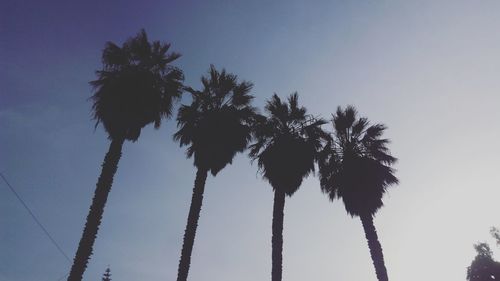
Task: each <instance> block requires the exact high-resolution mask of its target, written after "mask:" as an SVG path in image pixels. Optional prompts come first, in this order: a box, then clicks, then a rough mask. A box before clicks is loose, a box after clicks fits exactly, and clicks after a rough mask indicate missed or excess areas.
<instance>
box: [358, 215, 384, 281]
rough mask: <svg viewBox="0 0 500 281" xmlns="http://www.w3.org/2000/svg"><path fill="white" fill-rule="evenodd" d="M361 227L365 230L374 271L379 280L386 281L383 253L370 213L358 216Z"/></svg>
mask: <svg viewBox="0 0 500 281" xmlns="http://www.w3.org/2000/svg"><path fill="white" fill-rule="evenodd" d="M360 218H361V223H362V224H363V229H364V230H365V236H366V240H367V241H368V247H369V248H370V254H371V256H372V261H373V265H374V266H375V273H376V274H377V279H378V280H379V281H388V280H389V277H388V276H387V269H386V268H385V262H384V254H383V253H382V246H381V245H380V242H379V241H378V236H377V230H376V229H375V225H374V224H373V217H372V215H363V216H361V217H360Z"/></svg>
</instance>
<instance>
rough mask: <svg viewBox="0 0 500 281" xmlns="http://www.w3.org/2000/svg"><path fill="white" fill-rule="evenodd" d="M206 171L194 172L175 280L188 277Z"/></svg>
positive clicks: (180, 280)
mask: <svg viewBox="0 0 500 281" xmlns="http://www.w3.org/2000/svg"><path fill="white" fill-rule="evenodd" d="M207 173H208V170H206V169H198V171H197V172H196V180H195V181H194V188H193V197H192V198H191V207H190V208H189V215H188V220H187V225H186V231H185V232H184V241H183V244H182V252H181V259H180V261H179V271H178V273H177V281H186V280H187V277H188V273H189V265H190V264H191V253H192V252H193V245H194V237H195V236H196V228H198V219H199V218H200V211H201V205H202V203H203V192H204V190H205V181H206V179H207Z"/></svg>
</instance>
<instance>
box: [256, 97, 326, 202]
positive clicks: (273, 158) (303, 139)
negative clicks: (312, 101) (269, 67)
mask: <svg viewBox="0 0 500 281" xmlns="http://www.w3.org/2000/svg"><path fill="white" fill-rule="evenodd" d="M265 111H266V112H267V114H268V117H264V116H259V117H258V118H257V120H256V122H255V126H254V135H255V139H256V142H255V143H254V144H253V145H251V147H250V157H251V158H252V159H258V166H259V169H261V170H262V174H263V176H264V178H266V179H267V180H268V181H269V183H270V184H271V186H272V187H273V189H274V190H276V189H278V190H280V191H283V192H285V194H286V195H288V196H291V195H292V194H293V193H294V192H295V191H297V189H298V188H299V187H300V184H301V183H302V180H303V179H304V178H305V177H306V176H308V175H309V174H310V173H311V172H313V171H314V163H315V160H316V156H317V151H318V149H319V148H320V147H321V142H322V139H323V137H324V136H325V135H326V134H325V133H324V132H323V130H322V129H321V127H320V126H321V125H322V124H325V121H324V120H322V119H316V118H314V117H313V116H311V115H308V114H307V110H306V108H305V107H302V106H299V105H298V95H297V93H294V94H292V95H290V97H289V98H288V103H287V102H286V101H282V100H281V99H280V98H279V97H278V96H277V95H276V94H274V95H273V96H272V98H271V100H270V101H268V102H267V104H266V106H265Z"/></svg>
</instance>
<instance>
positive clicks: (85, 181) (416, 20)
mask: <svg viewBox="0 0 500 281" xmlns="http://www.w3.org/2000/svg"><path fill="white" fill-rule="evenodd" d="M143 2H146V3H139V2H137V1H129V0H127V1H84V2H71V1H2V4H1V5H2V7H1V9H0V10H1V12H0V13H1V16H0V23H1V24H0V32H1V38H2V39H1V40H0V48H1V55H0V64H1V67H0V74H1V75H0V90H1V91H0V128H1V133H0V171H2V173H4V174H5V175H6V176H7V177H8V179H9V180H10V182H11V184H12V185H13V186H14V187H15V188H16V189H17V191H18V193H19V194H20V195H21V196H22V197H23V198H24V199H25V201H26V202H27V203H28V205H29V206H30V207H31V208H32V210H33V211H34V212H35V213H36V214H37V216H38V217H39V219H40V220H41V221H42V223H43V224H44V225H45V226H46V227H47V228H48V230H49V231H50V232H51V233H52V235H53V236H54V238H55V239H56V240H57V241H58V242H59V244H60V245H61V247H62V248H63V249H64V251H65V252H66V253H67V254H68V255H70V257H73V255H74V252H75V250H76V247H77V243H78V240H79V238H80V235H81V231H82V228H83V224H84V222H85V217H86V214H87V211H88V207H89V205H90V200H91V197H92V195H93V191H94V188H95V183H96V180H97V177H98V175H99V173H100V165H101V163H102V160H103V158H104V154H105V152H106V151H107V148H108V145H109V143H108V140H107V139H106V135H105V134H104V132H103V130H102V128H101V127H98V128H97V130H95V131H94V122H93V121H92V120H91V115H90V106H91V104H90V102H89V101H88V100H87V99H88V97H89V96H90V95H91V88H90V86H89V85H88V82H89V81H90V80H92V79H94V77H95V76H94V71H95V70H96V69H98V68H99V67H100V55H101V51H102V49H103V47H104V43H105V42H106V41H113V42H116V43H122V42H123V41H124V40H125V39H126V38H128V37H130V36H132V35H135V34H136V33H137V32H138V31H139V30H140V29H141V28H145V29H146V31H147V32H148V34H149V37H150V38H151V39H154V40H162V41H168V42H171V43H172V50H175V51H178V52H180V53H182V54H183V56H182V57H181V58H180V59H179V60H178V62H177V65H178V66H179V67H181V68H182V69H183V70H184V71H185V75H186V83H187V84H189V85H191V86H193V87H195V88H196V87H199V86H200V83H199V78H200V77H201V75H203V74H204V73H205V72H206V71H207V69H208V67H209V64H211V63H213V64H215V65H216V66H217V67H219V68H220V67H225V68H226V69H227V70H228V71H230V72H233V73H235V74H237V75H238V76H239V77H241V78H242V79H245V80H250V81H252V82H254V84H255V87H254V91H253V94H254V95H255V96H256V101H255V104H256V105H257V106H262V105H263V104H264V102H265V100H266V99H267V98H269V97H270V96H271V95H272V93H274V92H276V93H278V94H279V95H281V96H285V95H288V94H290V93H291V92H293V91H298V92H299V94H300V101H301V103H302V104H303V105H305V106H306V107H307V108H308V109H309V110H310V111H311V113H314V114H317V115H322V116H324V117H326V118H328V117H329V116H330V113H331V112H334V110H335V109H336V107H337V106H338V105H341V106H345V105H348V104H353V105H355V106H356V107H357V108H358V110H359V111H360V113H361V114H362V115H364V116H367V117H368V118H369V119H370V120H372V121H373V122H382V123H385V124H386V125H387V126H388V127H389V129H388V131H387V136H388V137H389V138H391V139H392V144H391V150H392V152H393V154H394V155H395V156H396V157H398V158H399V159H400V161H399V162H398V164H397V166H396V168H397V170H398V172H397V175H398V177H399V178H400V180H401V183H400V185H399V186H397V187H395V188H391V190H390V191H389V194H388V195H387V196H386V197H385V200H384V201H385V204H386V206H385V207H384V208H383V209H382V210H381V211H380V212H379V213H378V214H377V217H376V219H375V224H376V226H377V228H378V232H379V237H380V240H381V243H382V246H383V247H384V254H385V258H386V265H387V268H388V272H389V276H390V278H391V279H392V280H407V281H416V280H426V279H432V280H465V268H466V267H467V266H468V265H469V264H470V262H471V260H472V258H473V256H474V250H473V248H472V244H473V243H476V242H477V241H491V239H489V236H488V229H489V227H490V226H493V225H496V226H500V218H499V216H498V214H500V204H498V198H500V173H499V171H500V164H499V162H498V160H497V159H496V156H497V155H499V153H500V149H499V147H498V139H499V138H500V125H499V124H500V111H499V110H498V104H500V94H499V93H500V79H498V73H500V72H499V71H500V55H499V50H500V33H499V32H498V28H499V27H500V17H498V14H499V12H500V2H499V1H496V0H481V1H465V0H463V1H462V0H458V1H444V0H443V1H389V0H385V1H384V0H382V1H368V0H366V1H308V2H306V1H272V2H268V1H143ZM173 132H175V123H174V122H165V123H164V126H162V128H161V129H160V130H158V131H157V130H154V129H153V128H152V127H147V128H145V129H144V130H143V133H142V135H141V138H140V140H139V141H138V142H137V143H126V145H125V146H124V151H123V157H122V160H121V162H120V164H119V170H118V173H117V174H116V176H115V182H114V185H113V189H112V191H111V194H110V198H109V201H108V205H107V206H106V210H105V214H104V219H103V224H102V226H101V229H100V231H99V236H98V239H97V242H96V245H95V248H94V256H93V257H92V260H91V262H90V264H89V268H88V270H87V272H86V275H85V280H100V276H101V274H102V273H103V272H104V270H105V268H106V266H107V265H108V264H109V265H111V270H112V273H113V277H114V279H113V280H122V281H135V280H173V279H174V278H175V276H176V272H177V265H178V258H179V254H180V247H181V241H182V235H183V231H184V227H185V223H186V218H187V212H188V209H189V203H190V198H191V192H192V186H193V181H194V175H195V169H194V167H193V166H192V160H191V159H186V158H185V154H184V150H183V149H180V148H179V147H178V145H177V144H176V143H174V142H173V141H172V137H171V135H172V134H173ZM272 200H273V197H272V190H271V188H270V186H269V185H268V183H267V182H264V181H263V180H261V179H260V176H259V174H258V173H257V168H256V165H251V163H250V161H249V160H248V158H247V157H246V156H245V155H239V156H237V158H236V159H235V161H234V163H233V165H231V166H229V167H227V168H226V169H224V170H223V171H222V172H221V173H220V174H219V175H218V176H217V177H216V178H213V177H211V176H210V177H209V178H208V180H207V187H206V192H205V201H204V207H203V209H202V214H201V218H200V225H199V228H198V233H197V237H196V241H195V248H194V251H193V260H192V266H191V271H190V278H189V279H190V280H192V281H196V280H218V281H226V280H227V281H229V280H231V281H232V280H242V281H246V280H265V279H269V278H270V272H271V247H270V246H271V215H272ZM0 247H1V251H0V280H2V281H4V280H5V281H24V280H40V281H45V280H47V281H52V280H54V281H55V280H57V278H59V277H60V276H62V275H64V274H65V273H66V272H67V271H68V270H69V267H70V264H68V262H67V261H66V260H65V259H64V257H63V256H62V255H61V254H60V253H59V252H57V250H56V249H55V248H54V246H53V245H52V244H50V242H49V241H48V240H47V238H46V237H45V236H44V234H43V233H42V231H41V230H40V229H39V228H38V227H37V226H36V224H35V223H34V222H33V221H32V220H31V219H30V217H29V215H28V214H27V212H26V211H25V210H24V209H23V208H22V206H21V205H20V204H19V202H17V201H16V199H15V197H14V196H13V194H12V193H11V192H10V191H9V190H8V188H7V187H6V186H5V184H4V183H0ZM495 250H497V251H496V252H497V255H496V257H497V258H500V257H499V252H500V249H495ZM283 276H284V280H289V281H299V280H318V281H321V280H343V281H358V280H367V281H369V280H373V281H374V280H376V279H375V273H374V270H373V266H372V264H371V260H370V256H369V251H368V247H367V245H366V241H365V239H364V234H363V231H362V227H361V223H360V221H359V220H358V219H352V218H350V217H349V216H347V215H346V213H345V211H344V208H343V206H342V204H341V202H338V201H336V202H333V203H331V202H329V201H328V199H327V197H326V196H324V195H323V194H321V192H320V189H319V184H318V181H317V179H316V178H314V177H311V178H309V179H307V180H306V181H305V182H304V183H303V185H302V188H301V189H300V190H299V191H298V192H297V193H296V194H295V195H294V196H293V197H292V198H290V199H289V200H287V202H286V206H285V229H284V273H283Z"/></svg>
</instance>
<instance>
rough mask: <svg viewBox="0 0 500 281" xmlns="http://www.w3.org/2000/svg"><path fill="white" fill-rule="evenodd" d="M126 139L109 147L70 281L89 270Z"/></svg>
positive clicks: (79, 280) (76, 280)
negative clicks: (88, 266) (88, 264)
mask: <svg viewBox="0 0 500 281" xmlns="http://www.w3.org/2000/svg"><path fill="white" fill-rule="evenodd" d="M123 142H124V139H119V140H113V141H111V144H110V145H109V150H108V152H107V153H106V156H105V157H104V162H103V163H102V170H101V175H100V176H99V179H98V180H97V184H96V189H95V192H94V198H93V199H92V205H91V206H90V210H89V213H88V215H87V222H86V223H85V228H84V229H83V234H82V238H81V239H80V243H79V244H78V249H77V251H76V254H75V258H74V260H73V265H72V266H71V271H70V273H69V276H68V281H81V280H82V278H83V273H84V272H85V269H87V263H88V262H89V259H90V256H91V255H92V248H93V247H94V242H95V239H96V236H97V231H98V230H99V225H100V224H101V219H102V214H103V212H104V206H105V205H106V201H107V200H108V194H109V191H110V190H111V185H112V184H113V177H114V175H115V173H116V170H117V169H118V161H120V157H121V156H122V147H123Z"/></svg>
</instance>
